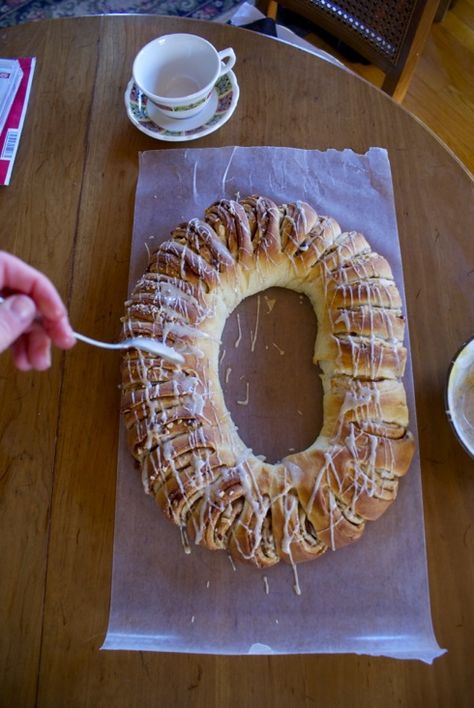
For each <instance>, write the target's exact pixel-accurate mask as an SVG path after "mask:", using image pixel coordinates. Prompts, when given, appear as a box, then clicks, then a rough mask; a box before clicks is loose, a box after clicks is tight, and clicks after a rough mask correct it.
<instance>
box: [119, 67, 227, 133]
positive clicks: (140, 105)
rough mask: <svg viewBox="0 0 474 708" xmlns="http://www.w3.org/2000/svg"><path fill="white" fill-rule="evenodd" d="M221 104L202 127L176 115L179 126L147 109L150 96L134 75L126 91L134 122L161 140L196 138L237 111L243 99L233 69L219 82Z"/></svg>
mask: <svg viewBox="0 0 474 708" xmlns="http://www.w3.org/2000/svg"><path fill="white" fill-rule="evenodd" d="M214 91H215V92H216V99H214V100H217V105H216V108H215V110H214V111H213V114H212V115H211V116H210V117H209V118H208V119H207V120H205V122H204V123H203V124H202V125H199V126H198V127H194V128H189V129H187V130H186V129H182V121H181V120H179V119H176V121H175V124H176V129H174V126H173V128H172V129H171V128H170V127H169V119H168V121H167V122H168V127H162V126H160V125H158V124H157V123H156V122H155V121H153V120H151V118H150V116H149V115H148V111H147V104H148V98H147V96H145V95H144V94H143V93H142V92H141V91H140V89H139V88H138V87H137V86H136V84H135V83H134V81H133V79H132V80H131V81H130V83H129V84H128V86H127V90H126V92H125V106H126V108H127V114H128V117H129V118H130V120H131V122H132V123H133V124H134V125H135V127H136V128H138V129H139V130H141V131H142V132H143V133H146V135H149V136H151V137H152V138H157V139H158V140H169V141H184V140H196V139H197V138H201V137H203V136H204V135H208V134H209V133H212V132H214V131H215V130H217V129H218V128H220V127H221V126H222V125H224V123H226V122H227V121H228V120H229V118H230V117H231V115H232V114H233V112H234V110H235V108H236V106H237V102H238V100H239V93H240V90H239V85H238V83H237V79H236V77H235V74H234V72H233V71H229V72H228V73H227V74H225V75H224V76H221V78H220V79H218V81H217V82H216V85H215V87H214Z"/></svg>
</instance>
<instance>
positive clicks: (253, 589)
mask: <svg viewBox="0 0 474 708" xmlns="http://www.w3.org/2000/svg"><path fill="white" fill-rule="evenodd" d="M252 193H260V194H265V195H267V196H269V197H271V198H272V199H274V200H275V201H276V202H277V203H282V202H288V201H292V200H297V199H303V200H306V201H308V202H309V203H310V204H312V205H313V206H314V208H315V209H316V210H317V211H318V212H319V213H320V214H329V215H332V216H334V217H335V218H336V219H337V220H338V221H339V223H340V224H341V227H342V228H343V230H344V229H347V230H360V231H361V232H362V233H364V234H365V235H366V237H367V239H368V240H369V242H370V243H371V245H372V247H373V249H374V250H376V251H378V252H379V253H381V254H382V255H384V256H385V257H386V258H387V259H388V260H389V262H390V264H391V266H392V269H393V272H394V276H395V278H396V281H397V284H398V287H399V289H400V291H401V293H402V297H403V298H404V292H403V274H402V264H401V255H400V247H399V241H398V232H397V225H396V217H395V209H394V201H393V189H392V181H391V172H390V165H389V160H388V155H387V153H386V151H385V150H382V149H378V148H372V149H371V150H369V151H368V152H367V153H366V154H365V155H357V154H355V153H353V152H352V151H350V150H344V151H342V152H338V151H335V150H329V151H327V152H318V151H306V150H298V149H290V148H273V147H255V148H252V147H250V148H242V147H226V148H209V149H207V148H206V149H188V148H185V149H174V150H165V151H163V150H162V151H150V152H145V153H142V154H141V155H140V173H139V180H138V185H137V193H136V205H135V222H134V233H133V246H132V255H131V262H130V289H131V288H132V287H133V285H134V283H135V282H136V280H137V279H138V277H139V276H140V275H141V273H142V272H143V270H144V268H145V265H146V262H147V247H148V248H151V249H153V248H154V247H155V248H156V246H157V245H158V243H159V242H160V241H162V240H165V239H166V238H168V235H169V232H170V231H171V230H172V228H173V227H174V226H176V225H177V224H178V223H179V222H181V221H185V220H188V219H190V218H192V217H195V216H199V217H201V216H202V214H203V211H204V208H205V207H206V206H208V205H209V204H211V203H212V202H213V201H215V200H216V199H220V198H233V197H235V196H236V195H237V194H240V195H241V196H245V195H247V194H252ZM237 313H238V314H239V320H240V322H238V321H237ZM257 320H258V323H257ZM240 332H241V333H242V336H241V337H240ZM315 334H316V322H315V318H314V315H313V311H312V308H311V307H310V305H309V303H308V302H307V301H306V299H305V298H303V297H301V296H299V295H297V294H295V293H292V292H289V291H286V290H281V289H273V290H272V291H267V292H265V293H261V294H260V295H258V296H257V295H256V296H253V297H252V298H249V299H248V300H246V301H244V303H242V304H241V305H240V306H239V308H238V309H237V310H236V311H235V312H234V313H232V315H231V317H230V318H229V320H228V322H227V324H226V327H225V331H224V338H223V344H222V347H221V363H220V376H221V382H222V385H223V389H224V393H225V398H226V403H227V406H228V408H229V410H230V411H231V413H232V415H233V418H234V420H235V421H236V423H237V425H238V426H239V432H240V435H241V437H242V438H243V440H244V441H245V442H246V444H247V445H248V446H249V447H252V449H253V450H254V452H255V453H256V454H264V455H266V457H267V459H268V460H269V461H274V460H277V459H279V458H281V456H283V455H285V454H287V452H288V451H289V450H291V449H295V450H298V449H304V447H306V446H307V445H309V444H310V443H311V442H312V440H313V439H314V438H315V437H316V435H317V434H318V432H319V427H320V423H321V417H322V414H321V386H320V383H319V378H318V372H317V370H316V368H315V367H314V366H313V365H312V363H311V357H312V350H313V344H314V338H315ZM407 344H408V335H407ZM236 345H237V346H236ZM252 347H253V351H252ZM405 386H406V389H407V395H408V401H409V407H410V421H411V422H410V428H411V430H412V431H413V433H414V434H415V436H417V431H416V415H415V406H414V394H413V380H412V370H411V360H410V357H408V363H407V371H406V376H405ZM246 402H247V403H246ZM117 484H118V488H117V502H116V521H115V544H114V556H113V579H112V598H111V609H110V618H109V628H108V632H107V636H106V640H105V643H104V647H103V648H105V649H136V650H150V651H167V652H170V651H171V652H195V653H220V654H255V653H264V654H271V653H275V654H284V653H286V654H289V653H307V652H312V653H313V652H314V653H326V652H331V653H336V652H339V653H346V652H353V653H357V654H370V655H384V656H390V657H395V658H405V659H420V660H422V661H425V662H428V663H430V662H431V661H432V660H433V659H434V658H435V657H437V656H439V655H440V654H442V653H443V650H441V649H440V648H439V646H438V644H437V642H436V639H435V637H434V634H433V629H432V623H431V611H430V601H429V590H428V580H427V566H426V553H425V538H424V526H423V507H422V496H421V475H420V464H419V458H418V456H416V458H415V460H414V462H413V464H412V467H411V470H410V472H409V473H408V475H407V477H405V479H403V480H402V482H401V484H400V490H399V495H398V499H397V500H396V502H395V503H394V504H393V505H392V506H391V507H390V509H389V510H388V511H387V512H386V513H385V514H384V515H383V516H382V517H381V518H380V519H379V520H378V521H376V522H372V523H371V522H369V523H368V524H367V527H366V530H365V533H364V535H363V537H362V538H361V540H360V541H359V542H357V543H356V544H354V545H352V546H348V547H345V548H342V549H340V550H338V551H336V552H334V553H333V552H331V551H328V552H327V553H326V554H325V555H324V556H322V557H321V558H319V559H317V560H315V561H313V562H309V563H305V564H300V565H299V566H298V575H299V583H300V586H301V590H302V594H301V595H300V596H298V595H296V594H295V593H294V591H293V572H292V569H291V567H290V566H288V565H285V564H283V563H280V564H278V565H277V566H275V567H273V568H270V569H268V570H266V571H262V570H258V569H256V568H253V567H248V566H245V565H241V564H238V565H237V566H236V567H234V566H233V564H232V563H231V562H230V560H229V558H228V557H227V556H226V554H225V553H224V552H214V553H213V552H210V551H208V550H207V549H202V548H199V547H194V546H193V548H192V553H191V555H186V554H185V553H184V551H183V548H182V545H181V541H180V534H179V530H178V529H177V527H175V526H174V525H173V524H171V523H170V522H169V521H168V520H167V519H166V518H164V517H163V515H162V513H161V511H160V509H159V508H158V507H156V505H155V503H154V501H153V500H152V499H151V498H150V497H147V496H146V495H145V494H144V492H143V489H142V484H141V480H140V476H139V473H138V472H137V470H136V469H135V467H134V463H133V461H132V458H131V456H130V455H129V453H128V450H127V447H126V442H125V435H124V427H123V425H122V430H121V442H120V450H119V456H118V482H117Z"/></svg>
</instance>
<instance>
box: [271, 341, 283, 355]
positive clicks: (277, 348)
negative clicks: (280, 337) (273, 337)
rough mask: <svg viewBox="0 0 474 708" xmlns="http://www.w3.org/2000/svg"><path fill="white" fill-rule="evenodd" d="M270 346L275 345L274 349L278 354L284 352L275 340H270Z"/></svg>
mask: <svg viewBox="0 0 474 708" xmlns="http://www.w3.org/2000/svg"><path fill="white" fill-rule="evenodd" d="M272 346H274V347H275V349H276V350H277V352H278V353H279V354H280V356H283V355H284V353H285V350H284V349H282V348H281V347H279V346H278V344H277V343H276V342H272Z"/></svg>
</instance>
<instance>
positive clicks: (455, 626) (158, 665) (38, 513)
mask: <svg viewBox="0 0 474 708" xmlns="http://www.w3.org/2000/svg"><path fill="white" fill-rule="evenodd" d="M175 31H189V32H194V33H198V34H201V35H203V36H204V37H206V38H208V39H210V40H211V41H212V42H213V43H214V44H216V46H218V48H223V47H226V46H229V45H230V46H233V47H234V49H235V51H236V54H237V57H238V62H237V65H236V74H237V77H238V80H239V83H240V87H241V98H240V102H239V105H238V107H237V110H236V112H235V114H234V116H233V118H232V119H231V120H230V121H229V122H228V123H227V124H226V125H225V126H224V127H223V128H222V129H221V130H219V131H218V132H216V133H215V134H213V135H210V136H208V137H206V138H203V139H201V140H199V141H197V142H196V143H193V146H194V147H199V146H201V147H208V146H216V147H218V146H224V145H266V144H273V145H282V146H283V145H287V146H293V147H301V148H314V149H324V148H328V147H334V148H338V149H341V148H345V147H350V148H353V149H354V150H357V151H365V150H367V149H368V148H369V147H370V146H381V147H386V148H387V149H388V150H389V155H390V160H391V164H392V170H393V178H394V187H395V197H396V207H397V216H398V223H399V231H400V241H401V247H402V254H403V262H404V271H405V283H406V292H407V298H408V321H409V328H410V337H411V345H412V353H413V366H414V378H415V388H416V401H417V411H418V425H419V432H420V448H421V460H422V476H423V491H424V504H425V525H426V538H427V547H428V566H429V578H430V589H431V599H432V613H433V622H434V627H435V632H436V635H437V638H438V641H439V643H440V645H441V646H443V647H445V648H446V649H447V650H448V653H447V654H446V655H445V656H443V657H442V658H440V659H438V660H436V661H435V663H434V664H433V666H426V665H424V664H421V663H419V662H414V661H406V662H401V661H394V660H389V659H374V658H370V657H364V656H353V655H340V656H290V657H214V656H198V655H173V654H153V653H142V652H136V653H133V652H100V651H99V647H100V646H101V644H102V641H103V638H104V634H105V631H106V627H107V620H108V606H109V597H110V578H111V561H112V544H113V524H114V503H115V479H116V454H117V439H118V429H119V414H118V409H119V390H118V388H117V384H118V383H119V370H118V363H119V360H118V357H117V356H116V355H114V354H107V353H104V352H102V351H99V350H94V349H92V348H88V347H86V346H85V345H80V344H78V345H77V346H76V347H75V348H74V349H73V350H72V351H70V352H68V353H67V354H60V353H58V352H56V354H55V357H54V360H53V366H52V368H51V370H50V371H49V372H48V373H45V374H33V373H32V374H19V373H18V374H17V373H16V372H15V371H14V369H13V367H12V366H11V364H10V362H9V359H8V356H7V355H3V356H2V357H1V360H0V398H1V407H0V545H1V550H0V558H1V561H0V627H1V633H0V656H1V658H0V667H1V668H0V705H1V706H8V707H10V706H33V705H39V706H51V707H56V706H91V707H94V708H96V707H98V706H114V707H115V706H158V705H159V706H188V705H189V706H206V707H209V706H216V707H221V706H236V707H237V706H238V707H239V708H247V706H248V707H249V708H250V707H253V706H257V705H262V706H275V707H277V708H280V707H281V708H283V707H287V706H305V707H306V706H307V707H308V708H309V707H310V706H315V705H318V706H341V707H342V706H354V707H358V706H361V707H362V706H382V705H383V706H384V708H389V707H391V706H420V705H423V706H450V707H451V706H456V707H457V706H466V707H468V706H472V705H473V704H474V673H473V666H474V602H473V601H472V588H473V587H474V523H473V517H474V463H473V460H471V459H470V458H469V457H468V456H467V455H466V454H465V453H464V452H463V451H462V450H461V448H460V446H459V445H458V444H457V442H456V440H455V438H454V435H453V433H452V432H451V430H450V428H449V424H448V422H447V419H446V416H445V413H444V398H443V394H444V385H445V380H446V372H447V368H448V364H449V361H450V359H451V357H452V355H453V354H454V353H455V351H456V350H457V349H458V348H459V346H460V345H461V343H462V342H463V341H464V340H466V339H467V338H468V337H469V336H470V335H472V334H473V332H474V308H473V297H472V292H473V287H472V283H473V279H474V246H473V240H472V235H471V234H472V223H473V217H474V208H473V204H474V200H473V187H472V182H471V179H470V177H469V175H468V173H467V172H466V171H465V170H464V168H463V167H462V165H461V163H459V162H458V161H457V160H456V159H455V158H454V157H453V156H452V155H451V153H449V152H448V151H447V150H446V149H445V147H444V146H443V145H442V144H441V143H440V142H438V141H437V140H436V139H435V138H434V137H433V135H432V134H431V133H429V132H428V131H427V130H425V129H424V127H423V126H422V125H421V124H420V123H419V122H418V121H416V120H415V119H414V118H413V117H411V116H410V115H409V114H408V113H406V112H405V111H404V110H403V109H402V108H400V107H399V106H398V105H396V104H395V103H394V102H393V101H391V100H390V99H389V98H388V97H387V96H386V95H384V94H382V93H381V92H380V91H378V90H377V89H375V88H373V87H371V86H370V85H368V84H367V83H366V82H364V81H363V80H361V79H358V78H356V77H354V76H353V75H351V74H349V73H346V72H344V71H342V70H340V69H338V68H337V67H334V66H332V65H330V64H327V63H324V62H322V61H320V60H319V59H317V58H315V57H314V56H312V55H309V54H307V53H304V52H302V51H299V50H297V49H295V48H293V47H290V46H287V45H282V44H279V43H277V42H275V41H274V40H271V39H268V38H264V37H261V36H259V35H257V34H254V33H251V32H248V31H245V30H238V29H235V28H231V27H228V26H221V25H216V24H208V23H204V22H196V21H183V20H177V19H172V18H158V17H156V18H149V17H143V16H128V17H124V16H113V17H102V18H97V17H96V18H84V19H71V20H54V21H47V22H40V23H34V24H29V25H24V26H19V27H17V28H14V29H9V30H2V31H1V32H0V55H2V56H26V55H31V56H36V57H37V62H38V63H37V71H36V75H35V78H34V82H33V90H32V96H31V102H30V107H29V111H28V115H27V119H26V123H25V128H24V133H23V136H22V140H21V145H20V148H19V152H18V155H17V161H16V164H15V168H14V172H13V178H12V183H11V185H10V186H9V187H6V188H2V189H1V191H0V229H1V247H2V248H4V249H6V250H10V251H12V252H14V253H15V254H17V255H18V256H20V257H22V258H24V259H25V260H28V261H29V262H31V263H32V264H33V265H35V266H37V267H39V268H41V269H42V270H44V271H45V272H46V273H47V274H48V275H49V276H50V277H51V278H52V279H53V280H54V282H55V283H56V284H57V286H58V289H59V290H60V292H61V294H62V295H63V296H64V298H65V300H66V301H67V303H68V306H69V308H70V314H71V319H72V322H73V323H74V326H75V327H76V328H77V329H78V330H79V331H83V332H85V333H88V334H90V335H91V336H96V337H98V338H104V339H114V338H115V337H117V335H118V332H119V329H120V323H119V319H120V316H121V313H122V307H123V301H124V298H125V296H126V291H127V274H128V262H129V253H130V239H131V231H132V221H133V204H134V191H135V185H136V179H137V170H138V159H137V154H138V152H139V151H142V150H150V149H161V148H166V149H168V148H170V147H172V145H171V144H168V143H160V142H157V141H154V140H152V139H151V138H148V137H147V136H145V135H143V134H141V133H140V132H138V131H137V130H136V129H135V128H134V127H133V126H132V125H131V124H130V123H129V121H128V119H127V117H126V115H125V111H124V107H123V92H124V89H125V87H126V84H127V82H128V80H129V78H130V74H131V64H132V60H133V57H134V55H135V54H136V52H137V51H138V49H139V48H140V47H141V46H142V45H143V44H145V43H146V42H147V41H149V40H150V39H152V38H153V37H155V36H157V35H158V34H163V33H167V32H175Z"/></svg>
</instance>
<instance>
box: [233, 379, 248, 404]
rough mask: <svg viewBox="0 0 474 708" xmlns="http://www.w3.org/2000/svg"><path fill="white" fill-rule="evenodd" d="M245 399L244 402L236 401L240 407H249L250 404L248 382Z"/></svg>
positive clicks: (246, 383)
mask: <svg viewBox="0 0 474 708" xmlns="http://www.w3.org/2000/svg"><path fill="white" fill-rule="evenodd" d="M245 391H246V393H245V398H244V400H243V401H236V403H238V405H239V406H248V404H249V395H250V384H249V382H248V381H246V382H245Z"/></svg>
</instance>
